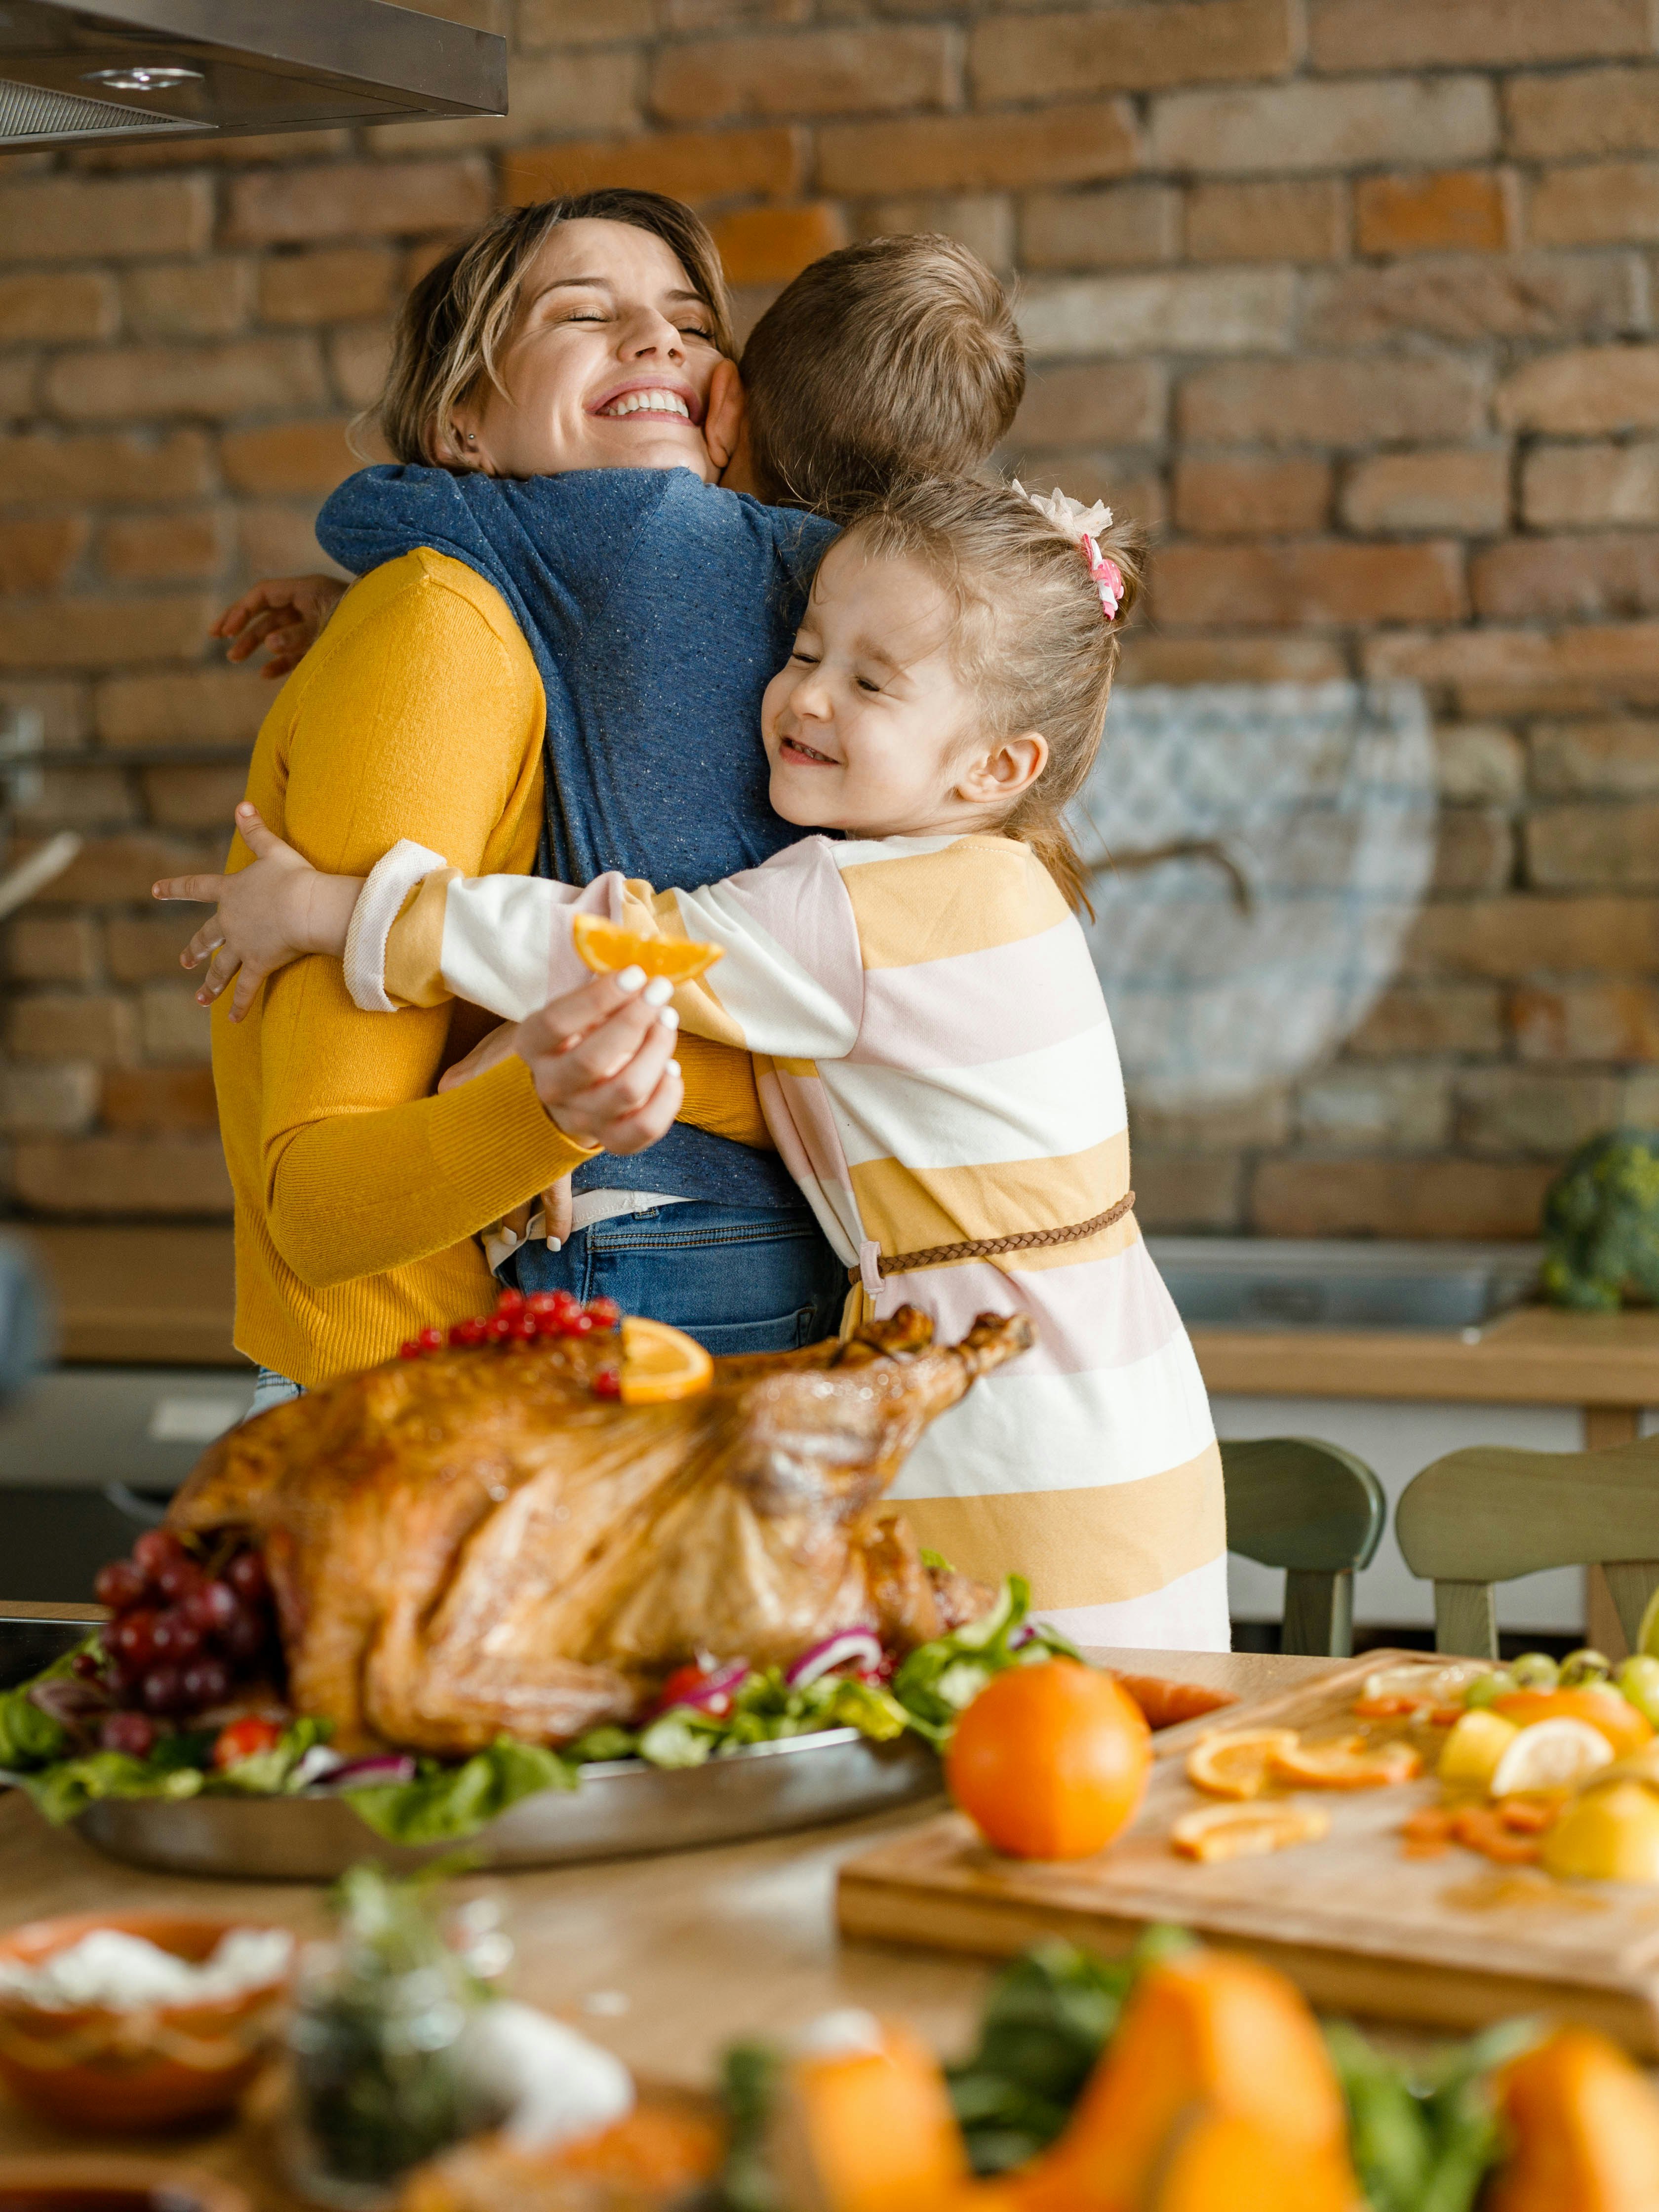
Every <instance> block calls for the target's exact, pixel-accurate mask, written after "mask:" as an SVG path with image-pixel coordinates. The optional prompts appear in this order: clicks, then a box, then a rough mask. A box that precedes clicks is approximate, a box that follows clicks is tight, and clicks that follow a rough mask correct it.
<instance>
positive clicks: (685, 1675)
mask: <svg viewBox="0 0 1659 2212" xmlns="http://www.w3.org/2000/svg"><path fill="white" fill-rule="evenodd" d="M707 1680H708V1675H707V1674H706V1673H705V1672H704V1671H703V1669H702V1668H701V1667H699V1666H697V1665H696V1663H695V1662H690V1663H688V1664H687V1665H685V1666H684V1667H676V1668H675V1669H674V1671H673V1673H672V1674H671V1675H670V1676H669V1677H668V1680H666V1681H665V1683H664V1684H663V1686H662V1688H661V1690H660V1691H659V1692H658V1695H657V1707H656V1709H657V1711H659V1712H664V1713H665V1712H666V1711H668V1709H669V1707H670V1706H671V1705H684V1703H685V1702H686V1700H687V1699H688V1698H691V1697H695V1696H696V1693H697V1692H699V1691H700V1690H701V1689H702V1686H703V1684H704V1683H705V1682H706V1681H707ZM737 1690H738V1685H737V1684H736V1683H734V1684H733V1685H732V1688H731V1689H730V1690H722V1691H721V1692H720V1694H719V1696H718V1697H714V1698H702V1697H698V1698H697V1711H699V1712H702V1713H707V1714H708V1716H709V1717H710V1718H711V1719H712V1720H717V1721H723V1720H724V1719H725V1718H726V1715H727V1714H728V1713H729V1712H730V1711H731V1710H732V1702H733V1700H734V1699H735V1697H736V1694H737Z"/></svg>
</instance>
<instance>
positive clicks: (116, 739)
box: [97, 610, 273, 874]
mask: <svg viewBox="0 0 1659 2212" xmlns="http://www.w3.org/2000/svg"><path fill="white" fill-rule="evenodd" d="M215 611H217V610H215ZM272 696H273V693H272V690H271V687H270V684H264V683H262V682H261V681H260V680H259V678H258V674H257V673H256V672H255V671H253V670H252V667H241V668H225V667H220V668H193V669H190V670H182V669H181V670H177V671H172V672H170V673H169V674H167V675H165V676H119V677H116V678H112V680H111V681H110V682H108V683H106V684H100V686H99V688H98V700H97V720H98V735H99V737H100V738H101V739H102V741H103V742H104V744H106V745H112V746H114V747H117V748H120V747H123V746H132V745H198V744H199V745H224V744H236V743H238V742H239V741H240V739H242V738H246V739H247V741H248V743H249V744H252V741H253V738H254V734H255V732H257V731H258V727H259V725H260V723H261V722H262V721H263V720H264V718H265V715H266V714H267V712H268V711H269V709H270V703H271V699H272ZM161 872H162V871H161V870H158V871H157V873H158V874H159V873H161Z"/></svg>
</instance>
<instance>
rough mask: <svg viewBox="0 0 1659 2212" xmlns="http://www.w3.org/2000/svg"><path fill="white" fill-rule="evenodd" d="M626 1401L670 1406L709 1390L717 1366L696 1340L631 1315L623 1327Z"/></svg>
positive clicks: (681, 1331)
mask: <svg viewBox="0 0 1659 2212" xmlns="http://www.w3.org/2000/svg"><path fill="white" fill-rule="evenodd" d="M622 1340H623V1358H622V1401H623V1405H624V1406H666V1405H669V1404H671V1402H672V1401H673V1400H674V1399H676V1398H692V1397H695V1396H696V1394H697V1392H698V1391H699V1390H706V1389H708V1384H709V1380H710V1378H711V1376H713V1374H714V1361H713V1360H712V1359H711V1358H709V1357H708V1353H707V1352H705V1351H704V1350H703V1348H702V1345H700V1344H699V1343H698V1342H697V1340H696V1337H694V1336H687V1335H686V1334H685V1332H684V1329H678V1328H670V1327H669V1326H668V1323H667V1322H665V1321H642V1320H640V1319H638V1318H637V1317H636V1316H633V1315H630V1316H629V1318H628V1319H627V1320H626V1321H625V1322H623V1325H622Z"/></svg>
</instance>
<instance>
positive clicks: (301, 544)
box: [236, 501, 333, 576]
mask: <svg viewBox="0 0 1659 2212" xmlns="http://www.w3.org/2000/svg"><path fill="white" fill-rule="evenodd" d="M315 520H316V510H315V508H314V507H312V506H310V505H309V504H307V505H306V506H304V507H280V506H277V505H276V504H275V503H274V502H270V501H260V502H259V504H258V506H257V507H241V508H239V509H238V511H237V515H236V546H237V552H238V555H239V556H240V561H241V563H242V566H243V568H245V569H246V571H247V573H248V574H249V575H251V576H301V575H309V574H313V572H314V571H316V570H317V569H319V568H332V566H333V563H332V562H331V561H330V560H329V558H328V556H327V555H326V554H325V552H324V551H323V550H322V548H321V546H320V545H319V544H318V543H317V537H316V532H315V530H314V528H313V524H314V522H315Z"/></svg>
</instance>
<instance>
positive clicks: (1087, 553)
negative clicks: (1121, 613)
mask: <svg viewBox="0 0 1659 2212" xmlns="http://www.w3.org/2000/svg"><path fill="white" fill-rule="evenodd" d="M1011 489H1012V490H1014V491H1016V492H1018V495H1019V496H1020V498H1021V499H1024V500H1029V501H1030V503H1031V505H1032V506H1033V507H1036V511H1037V513H1039V514H1040V515H1042V517H1043V518H1044V520H1046V521H1048V522H1052V523H1053V525H1054V528H1055V529H1056V530H1058V531H1060V532H1061V533H1062V535H1064V536H1065V537H1067V538H1073V539H1074V540H1075V541H1076V544H1077V548H1078V550H1079V552H1080V553H1081V554H1082V556H1083V557H1084V559H1085V561H1086V562H1088V564H1089V574H1091V576H1092V577H1093V578H1094V581H1095V589H1096V590H1097V592H1099V593H1100V611H1101V612H1102V614H1103V615H1104V616H1105V617H1106V619H1107V621H1108V622H1115V620H1116V619H1117V612H1118V609H1119V608H1120V607H1121V605H1123V571H1122V569H1121V568H1119V567H1118V565H1117V562H1115V561H1114V560H1112V559H1111V558H1110V557H1109V556H1108V555H1107V554H1104V553H1103V552H1102V551H1101V550H1100V538H1099V533H1100V532H1101V531H1103V530H1109V529H1110V528H1111V526H1112V510H1111V508H1110V507H1107V506H1106V505H1105V504H1104V503H1103V501H1100V500H1096V501H1094V503H1093V505H1092V506H1090V507H1085V505H1084V504H1083V501H1081V500H1080V499H1072V498H1069V497H1068V496H1067V495H1066V493H1065V492H1063V491H1061V490H1060V489H1059V488H1058V486H1056V488H1055V489H1054V490H1053V491H1051V492H1049V493H1048V494H1047V495H1044V494H1042V493H1041V492H1035V491H1027V490H1026V489H1025V487H1024V484H1023V483H1021V482H1020V480H1019V478H1018V477H1015V478H1014V479H1013V482H1012V486H1011Z"/></svg>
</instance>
